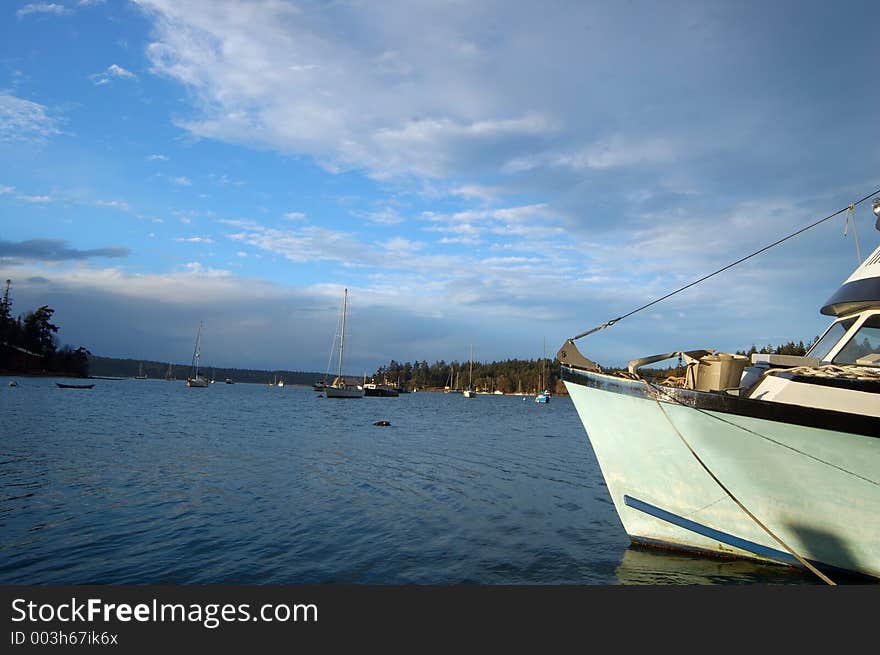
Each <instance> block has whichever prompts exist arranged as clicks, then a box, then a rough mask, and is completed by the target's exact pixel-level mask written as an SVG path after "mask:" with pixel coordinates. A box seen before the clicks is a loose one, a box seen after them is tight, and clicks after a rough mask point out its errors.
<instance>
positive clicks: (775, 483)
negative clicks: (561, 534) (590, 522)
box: [557, 198, 880, 583]
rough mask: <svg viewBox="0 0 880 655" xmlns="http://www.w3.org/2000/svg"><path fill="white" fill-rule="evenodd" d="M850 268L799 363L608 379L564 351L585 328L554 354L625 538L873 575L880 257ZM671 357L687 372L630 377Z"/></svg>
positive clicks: (742, 359) (879, 527)
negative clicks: (663, 367) (665, 368)
mask: <svg viewBox="0 0 880 655" xmlns="http://www.w3.org/2000/svg"><path fill="white" fill-rule="evenodd" d="M853 206H854V205H851V206H850V207H853ZM842 211H843V210H841V212H838V214H840V213H842ZM874 213H875V215H877V217H878V219H880V198H877V199H875V200H874ZM836 215H837V214H832V217H833V216H836ZM878 229H880V220H878ZM859 260H860V264H859V265H858V267H857V268H856V269H855V270H854V271H853V273H852V274H851V275H850V276H849V278H847V279H846V281H844V283H843V285H842V286H840V287H839V288H838V290H837V291H836V292H835V293H834V294H832V295H831V297H830V298H829V299H828V300H827V301H826V303H825V304H824V305H823V306H822V307H821V308H820V310H819V311H820V313H822V314H825V315H827V316H830V317H831V323H830V325H829V326H828V328H827V329H826V330H825V332H824V334H823V335H822V336H821V337H820V338H819V339H818V340H817V341H816V343H815V344H813V345H812V347H811V348H810V349H809V350H808V351H807V352H806V355H805V356H794V355H778V354H760V353H755V354H753V355H751V357H746V356H742V355H737V354H731V353H720V352H717V351H715V350H707V349H701V350H689V351H679V352H672V353H666V354H661V355H654V356H650V357H641V358H638V359H633V360H630V362H629V364H628V367H627V372H626V373H621V374H617V375H615V374H613V372H611V371H605V370H603V369H602V367H601V366H599V365H598V364H596V363H595V362H593V361H590V360H589V359H588V358H587V357H585V356H584V355H582V354H581V353H580V352H579V351H578V349H577V347H576V346H575V344H574V341H575V339H578V338H580V337H583V336H586V335H587V334H590V332H585V333H583V334H581V335H578V336H577V337H573V338H571V339H568V340H567V341H566V342H565V343H564V344H563V346H562V347H561V348H560V350H559V352H558V354H557V358H558V359H559V361H560V362H561V364H562V367H561V377H562V379H563V381H564V383H565V386H566V388H567V389H568V392H569V394H570V396H571V400H572V402H573V403H574V406H575V408H576V409H577V413H578V415H579V417H580V419H581V422H582V423H583V426H584V428H585V431H586V436H587V437H588V439H589V440H590V442H591V444H592V447H593V451H594V452H595V454H596V459H597V461H598V463H599V467H600V469H601V471H602V474H603V476H604V478H605V483H606V485H607V488H608V493H609V495H610V497H611V500H612V501H613V503H614V507H615V509H616V510H617V514H618V516H619V517H620V520H621V522H622V524H623V528H624V530H625V531H626V533H627V535H628V536H629V538H630V540H631V541H632V542H633V543H639V544H644V545H652V546H658V547H661V548H673V549H679V550H685V551H690V552H694V553H697V554H707V555H712V556H723V557H740V558H746V559H754V560H759V561H764V562H775V563H780V564H787V565H792V566H797V567H802V568H805V569H809V570H810V571H812V572H813V573H814V574H815V575H817V577H820V578H821V579H823V580H824V581H825V582H827V583H833V580H831V579H830V578H829V577H828V575H827V574H829V573H830V574H831V575H833V571H835V570H844V571H850V572H855V573H857V574H861V575H866V576H872V577H874V578H880V477H878V472H880V247H877V248H876V249H875V250H874V251H873V253H872V254H871V255H870V256H869V257H867V258H866V259H865V260H864V261H861V257H859ZM721 270H724V269H721ZM719 272H720V271H719ZM606 326H610V324H606ZM599 329H602V327H600V328H599ZM676 358H680V359H679V361H680V362H681V363H682V365H683V366H682V368H683V369H684V370H683V375H679V376H674V377H673V376H670V377H668V378H666V379H663V380H660V379H655V380H651V379H650V378H649V376H647V375H645V376H644V377H643V375H642V374H641V373H640V368H641V367H642V366H646V365H648V364H653V363H656V362H660V361H664V360H666V359H676Z"/></svg>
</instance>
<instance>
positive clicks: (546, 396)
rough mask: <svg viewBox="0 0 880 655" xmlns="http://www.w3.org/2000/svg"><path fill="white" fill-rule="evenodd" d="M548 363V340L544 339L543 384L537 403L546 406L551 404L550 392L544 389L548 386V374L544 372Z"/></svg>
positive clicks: (541, 384) (536, 397)
mask: <svg viewBox="0 0 880 655" xmlns="http://www.w3.org/2000/svg"><path fill="white" fill-rule="evenodd" d="M546 363H547V339H544V353H543V357H542V358H541V382H540V387H541V391H539V392H538V395H537V396H535V402H536V403H541V404H546V403H549V402H550V392H549V391H547V389H545V388H544V385H545V384H547V378H546V377H545V376H546V372H545V370H544V366H545V364H546Z"/></svg>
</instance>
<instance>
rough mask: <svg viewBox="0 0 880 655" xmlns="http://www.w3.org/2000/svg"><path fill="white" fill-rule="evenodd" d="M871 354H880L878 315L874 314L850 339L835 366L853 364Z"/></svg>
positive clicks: (879, 317)
mask: <svg viewBox="0 0 880 655" xmlns="http://www.w3.org/2000/svg"><path fill="white" fill-rule="evenodd" d="M871 353H880V315H877V314H875V315H874V316H871V317H870V318H868V320H866V321H865V322H864V323H862V327H860V328H859V329H858V330H857V331H856V333H855V334H854V335H853V337H852V339H850V340H849V342H848V343H847V344H846V345H845V346H844V347H843V350H841V351H840V352H839V353H837V357H835V358H834V363H835V364H855V362H856V360H857V359H859V358H860V357H864V356H865V355H870V354H871Z"/></svg>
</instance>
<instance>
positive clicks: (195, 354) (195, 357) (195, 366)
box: [192, 321, 202, 377]
mask: <svg viewBox="0 0 880 655" xmlns="http://www.w3.org/2000/svg"><path fill="white" fill-rule="evenodd" d="M201 342H202V322H201V321H199V331H198V332H197V333H196V349H195V350H194V351H193V363H192V368H193V369H194V370H195V375H194V376H193V377H199V356H200V355H201V352H199V347H200V345H201Z"/></svg>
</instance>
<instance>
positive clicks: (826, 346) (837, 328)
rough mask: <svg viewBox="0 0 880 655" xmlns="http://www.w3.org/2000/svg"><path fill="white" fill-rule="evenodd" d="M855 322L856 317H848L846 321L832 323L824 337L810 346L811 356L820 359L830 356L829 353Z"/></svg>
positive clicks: (809, 353)
mask: <svg viewBox="0 0 880 655" xmlns="http://www.w3.org/2000/svg"><path fill="white" fill-rule="evenodd" d="M855 322H856V319H854V318H848V319H846V320H845V321H837V322H836V323H832V324H831V327H829V328H828V329H827V330H826V331H825V334H823V335H822V338H821V339H819V340H818V341H817V342H816V343H815V344H814V345H813V347H812V348H810V352H808V353H807V355H809V356H810V357H816V358H818V359H820V360H822V359H825V358H826V357H827V356H828V353H829V352H831V349H832V348H834V346H836V345H837V342H838V341H840V340H841V339H842V338H843V335H844V334H846V332H847V330H849V329H850V328H851V327H852V325H853V323H855Z"/></svg>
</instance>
